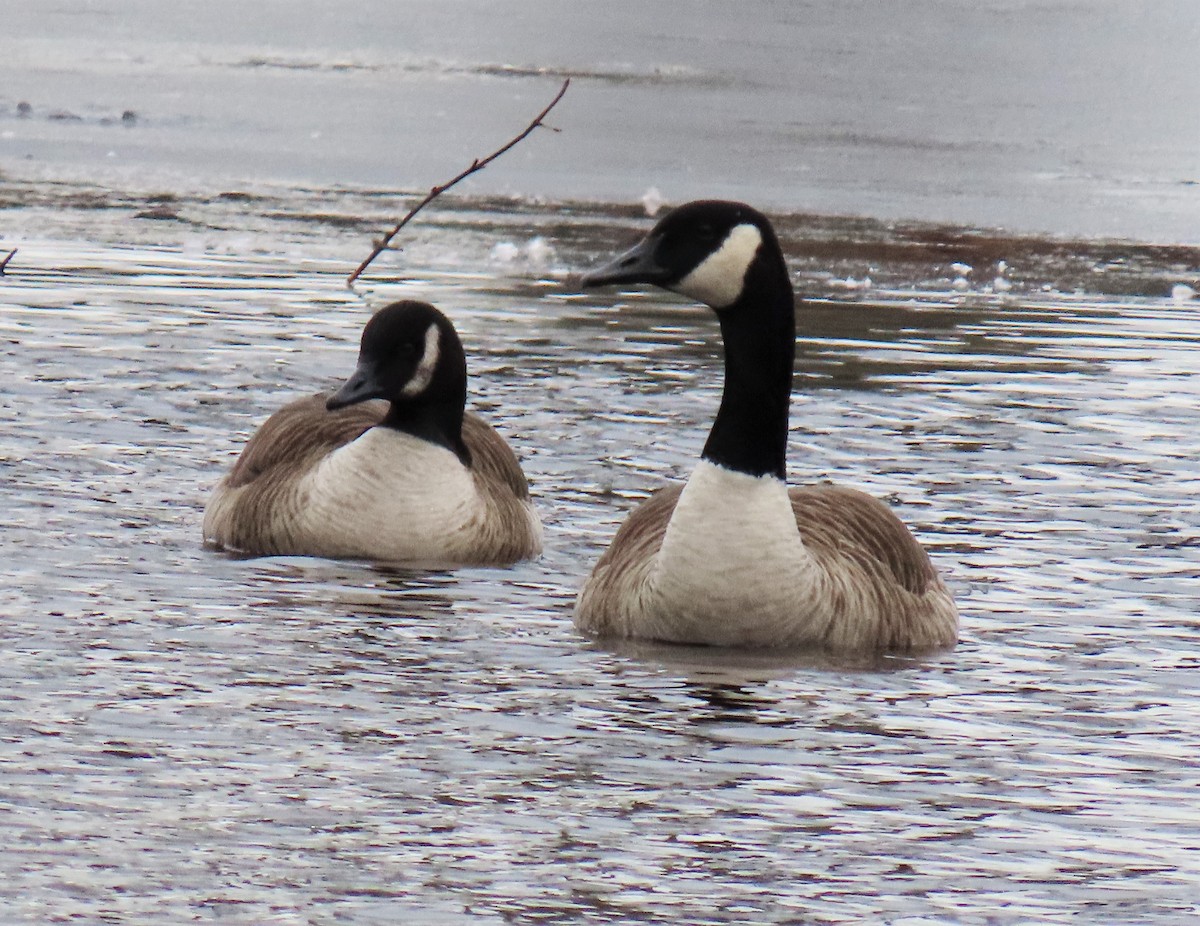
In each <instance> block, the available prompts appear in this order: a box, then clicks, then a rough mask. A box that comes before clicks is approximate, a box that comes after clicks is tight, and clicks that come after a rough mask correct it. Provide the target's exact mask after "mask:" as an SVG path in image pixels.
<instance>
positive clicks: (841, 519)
mask: <svg viewBox="0 0 1200 926" xmlns="http://www.w3.org/2000/svg"><path fill="white" fill-rule="evenodd" d="M629 283H649V284H653V285H656V286H660V287H662V288H664V289H667V290H670V291H672V292H675V293H678V294H680V295H683V296H686V297H688V298H690V299H693V300H695V301H698V302H702V303H705V304H707V305H708V306H710V307H711V308H712V309H713V310H714V311H715V312H716V314H717V318H718V320H719V323H720V327H721V335H722V339H723V341H724V347H725V385H724V391H723V394H722V397H721V404H720V407H719V409H718V411H717V415H716V418H715V420H714V422H713V426H712V429H711V431H710V432H709V435H708V440H707V442H706V443H705V445H704V450H703V453H702V454H701V459H700V462H699V463H698V464H697V466H696V468H695V470H694V471H693V473H692V475H691V477H690V478H689V479H688V481H687V483H686V485H684V486H682V487H681V486H671V487H668V488H665V489H661V490H659V491H658V492H656V493H655V494H654V495H652V496H651V497H650V498H649V499H647V501H646V502H644V503H643V504H642V505H641V506H640V507H638V508H637V509H635V510H634V512H633V513H632V514H631V515H630V516H629V518H628V519H627V520H626V521H625V523H624V524H623V525H622V526H621V528H620V530H619V531H618V532H617V535H616V536H615V537H614V539H613V541H612V543H611V545H610V546H609V548H608V550H607V551H606V552H605V553H604V554H603V555H602V556H601V558H600V560H599V561H598V562H597V563H596V566H595V568H594V569H593V570H592V573H591V575H590V576H589V577H588V579H587V581H586V582H585V583H584V586H583V589H582V590H581V592H580V595H579V599H578V601H577V603H576V608H575V621H576V624H577V626H578V627H579V628H580V629H581V630H583V631H585V632H586V633H589V634H592V635H595V636H600V637H624V638H647V639H657V640H664V641H670V642H677V643H692V644H710V645H723V646H756V647H817V648H823V649H828V650H832V651H840V652H898V651H919V650H930V649H936V648H941V647H948V646H952V645H953V644H954V643H955V641H956V640H957V635H958V611H957V608H956V607H955V604H954V600H953V597H952V596H951V594H950V592H949V590H948V589H947V588H946V586H945V584H944V583H943V582H942V580H941V579H940V578H939V576H938V575H937V572H936V571H935V569H934V567H933V565H932V563H931V562H930V559H929V556H928V554H927V553H926V552H925V550H924V549H923V548H922V547H921V545H920V543H918V542H917V540H916V539H915V538H914V537H913V535H912V534H911V533H910V532H909V530H908V529H907V528H906V527H905V526H904V524H903V523H901V521H900V520H899V519H898V518H897V517H896V516H895V515H894V514H893V513H892V512H891V510H890V509H889V508H888V507H887V506H886V505H884V504H883V503H882V502H880V501H879V500H877V499H875V498H873V497H871V496H869V495H867V494H865V493H863V492H860V491H858V490H856V489H850V488H844V487H840V486H833V485H813V486H799V487H793V488H791V489H788V487H787V485H786V482H785V479H786V455H787V437H788V413H789V403H790V398H791V386H792V369H793V363H794V356H795V296H794V293H793V291H792V285H791V280H790V278H789V276H788V271H787V264H786V262H785V260H784V257H783V252H782V249H781V247H780V244H779V240H778V238H777V236H776V234H775V230H774V228H773V227H772V225H771V223H770V221H768V219H767V218H766V217H765V216H764V215H763V214H762V213H760V212H758V211H757V210H755V209H753V208H751V207H749V206H747V205H745V204H743V203H735V202H724V201H717V200H706V201H699V202H693V203H689V204H687V205H684V206H680V207H679V208H677V209H675V210H673V211H672V212H670V213H668V214H667V215H666V217H664V218H663V219H662V220H660V221H659V222H658V224H657V225H655V227H654V228H653V229H652V230H651V231H650V233H649V234H648V235H647V236H646V237H645V238H644V239H642V241H641V242H639V243H638V244H637V245H636V246H634V247H633V248H632V249H631V250H629V251H628V252H626V253H625V254H622V255H621V256H620V257H618V258H617V259H616V260H614V261H612V262H611V263H610V264H608V265H606V266H604V267H602V268H600V269H598V270H595V271H592V272H591V273H588V274H586V275H585V276H584V277H583V281H582V285H583V286H584V287H585V288H590V287H596V286H605V285H612V284H629Z"/></svg>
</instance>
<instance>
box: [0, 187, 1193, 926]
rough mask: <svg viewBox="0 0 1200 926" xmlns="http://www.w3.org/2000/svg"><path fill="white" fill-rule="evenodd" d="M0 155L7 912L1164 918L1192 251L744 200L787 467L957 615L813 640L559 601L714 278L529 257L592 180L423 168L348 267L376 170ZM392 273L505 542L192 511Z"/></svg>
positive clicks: (563, 249)
mask: <svg viewBox="0 0 1200 926" xmlns="http://www.w3.org/2000/svg"><path fill="white" fill-rule="evenodd" d="M7 190H8V194H9V197H10V198H9V201H8V202H7V204H6V205H7V208H6V209H5V212H4V216H5V219H6V222H7V223H8V224H7V226H6V227H7V229H8V233H9V234H10V235H12V236H14V237H16V238H18V239H19V241H20V251H19V252H18V255H17V257H16V258H15V259H14V262H13V264H11V265H10V268H9V273H8V275H7V276H5V277H3V279H2V280H0V357H2V358H3V359H2V362H3V368H4V370H5V376H4V380H5V383H6V388H5V390H4V392H3V395H2V397H0V418H2V419H3V421H2V423H0V428H2V432H3V434H4V438H3V444H2V446H0V481H2V483H3V486H4V495H5V505H4V510H3V513H2V515H0V547H2V548H3V549H2V553H0V563H2V565H0V573H2V574H3V582H2V583H0V608H2V610H3V614H4V625H3V626H4V653H5V658H4V660H3V662H2V663H0V675H2V676H3V680H4V681H3V684H4V687H5V689H6V691H7V692H8V697H7V699H6V701H5V705H4V707H3V708H0V762H2V763H3V769H4V774H3V776H2V778H0V807H2V808H3V812H2V813H0V831H2V832H3V843H4V845H5V846H6V847H7V851H6V852H4V853H0V885H3V887H2V888H0V910H2V911H3V913H4V918H5V919H7V920H18V919H25V920H28V921H31V922H68V921H74V922H89V923H90V922H192V921H199V922H209V921H213V922H225V923H246V924H251V923H253V924H265V923H315V924H320V923H335V922H352V923H379V924H390V923H395V922H397V921H399V920H401V919H404V920H409V921H414V922H422V923H460V922H467V921H470V922H476V921H478V922H485V923H486V922H496V923H501V922H512V921H518V922H545V923H576V922H612V921H615V920H628V921H639V922H688V923H732V922H796V923H798V922H803V923H859V922H895V923H940V922H945V923H988V924H994V923H1068V922H1078V921H1079V919H1080V918H1081V917H1082V918H1083V919H1085V920H1088V921H1105V922H1130V923H1132V922H1146V923H1149V922H1156V923H1174V922H1183V921H1186V920H1187V919H1188V918H1189V914H1190V915H1191V916H1194V915H1196V913H1197V912H1200V910H1198V908H1197V902H1196V898H1197V897H1200V813H1198V812H1197V810H1196V801H1195V793H1196V791H1197V787H1198V786H1200V771H1198V770H1197V766H1196V763H1195V756H1196V754H1197V749H1198V747H1200V720H1198V719H1197V718H1200V690H1198V686H1197V682H1196V679H1197V669H1198V668H1200V666H1198V662H1200V657H1198V655H1197V654H1198V652H1200V649H1198V647H1197V627H1196V599H1197V588H1198V587H1200V583H1198V582H1197V579H1198V578H1200V575H1198V574H1200V464H1198V463H1197V455H1196V453H1195V447H1196V438H1195V435H1196V434H1197V433H1198V432H1200V402H1198V398H1200V391H1198V389H1197V386H1196V382H1197V379H1196V375H1195V374H1196V373H1197V371H1198V367H1200V334H1198V333H1197V332H1198V331H1200V303H1198V302H1197V301H1196V300H1194V299H1191V298H1188V297H1187V295H1186V293H1185V292H1183V291H1181V290H1178V289H1175V287H1178V286H1180V285H1182V284H1183V283H1184V282H1185V281H1187V280H1190V279H1194V278H1193V277H1189V276H1188V274H1189V273H1193V272H1194V269H1195V266H1196V258H1197V255H1196V254H1195V252H1194V251H1189V250H1188V249H1184V248H1150V247H1135V246H1132V245H1122V244H1113V245H1109V244H1103V243H1095V242H1093V243H1086V242H1074V243H1064V242H1056V241H1046V240H1044V239H1017V238H1011V237H1009V238H1006V237H1000V236H989V235H986V234H981V233H978V232H962V231H956V230H954V229H946V228H936V227H930V226H918V225H907V226H895V225H884V224H879V223H870V222H839V221H836V220H823V219H817V218H814V217H805V216H790V215H779V216H778V224H779V227H780V229H781V232H782V234H783V236H784V239H785V246H786V248H787V250H788V254H789V260H790V263H791V266H792V269H793V275H794V278H795V281H796V284H797V288H798V290H799V292H800V293H801V294H802V295H803V296H804V297H806V300H807V301H806V303H805V304H804V305H803V306H802V308H801V311H800V316H799V328H800V335H799V339H798V365H797V377H796V393H795V401H794V406H793V415H792V427H793V430H792V435H791V442H790V453H789V456H790V466H791V477H792V479H793V480H794V481H813V480H821V479H827V478H828V479H836V480H837V481H838V482H842V483H846V484H850V485H855V486H859V487H861V488H864V489H866V490H868V491H870V492H872V493H874V494H876V495H878V496H880V497H883V498H885V499H887V500H888V501H889V503H890V504H892V505H893V506H894V507H895V509H896V511H897V512H898V513H899V514H900V515H901V516H902V517H903V518H904V519H905V520H906V521H907V522H908V523H909V524H910V525H912V526H913V528H914V530H915V531H916V532H917V533H918V534H919V536H920V537H921V539H922V540H923V541H924V542H925V543H926V544H927V545H928V547H929V549H930V550H931V552H932V555H933V557H934V560H935V562H936V564H937V566H938V568H939V569H941V570H942V571H943V572H944V573H945V575H946V576H947V579H948V581H949V583H950V584H951V586H952V588H953V589H954V592H955V594H956V595H957V596H958V598H959V601H960V604H961V608H962V614H963V632H962V642H961V643H960V645H959V646H958V647H957V648H956V649H955V650H953V651H951V652H947V653H943V654H938V655H934V656H931V657H928V658H922V659H909V658H885V659H882V660H870V661H856V660H833V659H829V658H822V657H818V656H813V655H805V654H795V653H785V654H774V655H771V654H756V653H737V652H723V651H707V650H695V649H690V648H680V647H663V646H654V645H632V644H631V645H621V646H605V645H599V644H596V643H594V642H591V641H589V640H587V639H584V638H582V637H580V636H578V635H577V634H576V633H575V632H574V631H573V629H572V627H571V624H570V620H569V609H570V606H571V602H572V599H573V596H574V593H575V590H576V589H577V588H578V585H579V583H580V582H581V580H582V578H583V576H584V575H585V574H586V572H587V570H588V569H589V567H590V565H591V563H592V562H593V561H594V560H595V558H596V556H597V555H598V554H599V552H600V550H601V549H602V548H603V546H604V545H605V544H606V543H607V541H608V539H609V538H610V537H611V535H612V533H613V531H614V530H615V527H616V525H617V524H618V523H619V522H620V521H621V519H622V518H623V517H624V516H625V514H626V513H627V512H628V510H629V509H630V508H631V507H632V506H633V505H634V504H636V503H637V501H638V500H639V499H641V498H642V497H644V496H645V494H646V493H647V492H648V491H650V490H652V489H653V488H655V487H657V486H659V485H662V484H664V483H665V482H666V481H667V480H671V479H679V478H683V477H685V476H686V474H687V472H688V471H689V468H690V466H691V465H692V463H693V461H694V460H695V458H696V456H697V454H698V452H699V449H700V447H701V446H702V443H703V440H704V436H705V432H706V428H707V425H708V423H709V422H710V421H711V418H712V415H713V414H714V412H715V409H716V406H717V402H718V399H719V394H720V386H721V366H720V345H719V341H718V337H717V330H716V325H715V322H714V320H713V319H712V318H711V315H710V314H709V313H707V312H706V311H703V310H700V309H697V308H693V307H688V306H686V305H682V304H680V302H679V300H677V299H674V298H672V297H667V296H657V295H650V294H644V293H612V294H605V295H588V296H586V297H584V296H580V295H578V294H577V293H575V292H573V291H572V289H571V287H570V286H569V285H567V284H566V282H565V279H566V276H567V274H568V272H569V271H572V270H577V269H579V268H581V267H584V266H587V265H589V264H591V263H593V262H594V261H595V260H597V259H599V258H600V257H601V256H603V255H607V254H609V253H611V252H612V251H613V249H614V248H616V247H618V246H620V245H622V244H624V243H625V242H626V241H627V240H628V238H629V237H630V236H631V235H632V234H633V233H634V232H635V230H636V229H638V228H643V227H645V225H646V220H645V219H644V218H641V217H639V216H638V215H637V214H636V212H634V211H633V210H629V209H625V210H622V209H614V208H608V207H593V208H584V207H582V206H578V205H575V206H572V205H553V204H551V205H544V206H533V207H530V206H522V205H520V204H513V203H502V202H498V201H474V200H460V201H457V202H448V203H446V204H444V206H443V207H441V208H438V209H436V210H434V211H432V212H431V213H430V214H429V215H428V216H426V217H425V218H424V219H423V220H422V221H421V222H419V223H417V224H415V225H414V226H413V227H412V228H411V229H410V233H409V234H408V237H406V239H405V241H404V246H405V250H404V251H403V252H401V253H399V254H389V255H385V256H384V258H382V259H381V263H380V265H379V266H378V268H377V272H376V273H375V274H374V275H373V276H371V277H369V278H368V281H367V283H366V284H365V285H364V286H363V287H362V288H361V291H360V293H358V294H355V293H351V292H349V291H347V290H346V289H345V288H344V287H343V285H342V280H343V277H344V275H345V273H346V272H347V271H348V270H349V269H350V267H352V266H353V265H354V263H356V262H357V260H358V258H359V257H360V256H361V255H362V253H363V250H364V242H365V240H366V239H367V238H368V237H369V234H370V231H369V229H370V228H372V227H380V226H381V225H383V224H386V223H384V222H381V221H380V218H381V217H382V215H385V214H387V212H388V211H389V209H392V210H394V203H391V202H383V201H379V200H378V198H374V199H372V198H370V197H367V198H358V197H356V196H354V195H352V194H329V193H324V192H305V191H291V192H286V191H282V190H278V189H277V190H275V191H273V192H272V191H259V192H255V193H253V194H251V193H245V192H242V193H239V195H227V196H219V195H214V194H206V195H198V196H190V195H188V194H186V193H182V192H179V193H176V194H172V195H171V196H169V197H167V196H160V197H157V198H156V199H154V200H150V199H147V198H145V197H144V196H142V195H141V194H137V193H132V192H130V193H122V192H119V191H113V190H106V189H96V188H86V187H79V186H72V185H69V184H66V185H64V184H44V183H29V184H26V185H23V186H10V187H8V188H7ZM139 215H140V216H142V217H140V218H139V217H138V216H139ZM360 217H365V218H360ZM538 238H541V239H542V240H541V242H540V243H537V244H536V245H535V241H536V240H537V239H538ZM547 246H548V247H547ZM1000 261H1004V264H1003V265H1000V264H999V262H1000ZM956 263H958V264H962V265H968V264H969V265H970V268H969V269H967V268H966V267H965V266H959V267H958V268H955V267H953V266H952V265H953V264H956ZM1173 290H1174V292H1175V295H1174V297H1173V296H1172V292H1173ZM399 296H405V297H415V298H423V299H429V300H431V301H433V302H435V303H436V304H438V305H439V306H441V307H442V308H443V309H444V310H445V311H447V312H448V314H449V315H450V316H451V317H452V318H453V320H454V322H455V324H456V325H457V326H458V328H459V331H460V332H461V333H462V336H463V340H464V342H465V344H466V346H467V351H468V358H469V364H470V369H471V375H472V380H471V396H472V399H471V401H472V403H473V405H474V406H475V407H476V408H479V409H481V410H482V411H484V412H485V413H486V414H487V415H488V416H489V417H490V418H491V419H492V420H493V421H494V422H495V423H496V424H497V425H498V426H499V427H500V428H501V429H502V430H503V431H504V432H505V433H506V434H507V435H508V436H509V437H510V438H511V440H512V441H513V443H514V444H515V445H516V446H517V448H518V449H519V452H520V455H521V457H522V459H523V461H524V465H525V469H526V472H527V473H528V475H529V477H530V480H531V483H532V487H533V492H534V495H535V498H536V500H537V503H538V505H539V506H540V508H541V511H542V513H543V517H544V520H545V524H546V553H545V555H544V556H543V557H542V558H541V559H540V560H538V561H536V562H533V563H527V564H523V565H520V566H518V567H516V568H515V569H512V570H493V569H462V570H457V571H454V572H448V573H411V572H406V571H403V570H397V569H393V568H386V567H381V566H376V565H371V564H368V563H356V562H346V563H341V562H330V561H322V560H312V559H303V558H288V557H280V558H268V559H237V558H231V557H229V556H225V555H222V554H218V553H214V552H212V551H208V550H205V549H203V548H202V547H201V545H200V542H199V540H200V521H201V513H202V508H203V504H204V500H205V498H206V495H207V493H208V491H209V489H210V487H211V486H212V484H213V483H214V481H215V480H216V479H217V478H218V477H219V475H220V473H221V472H222V471H223V470H224V469H225V468H226V467H228V466H229V465H230V464H231V462H232V460H233V457H234V455H235V454H236V452H237V451H238V449H239V448H240V446H241V445H242V443H243V441H244V440H245V438H246V437H247V436H248V435H249V434H250V433H251V432H252V431H253V429H254V428H255V427H256V426H257V425H258V423H260V422H261V421H262V420H263V418H264V417H265V416H266V415H267V414H268V413H269V412H270V411H271V410H272V409H274V408H276V407H278V406H279V405H280V404H282V403H283V402H285V401H287V400H288V399H290V398H291V397H293V396H296V395H300V394H305V393H309V392H313V391H316V390H320V389H327V388H330V387H331V386H332V385H334V384H335V383H336V382H338V380H339V379H340V378H342V377H344V376H345V375H346V374H347V373H348V372H349V370H350V369H351V368H352V364H353V361H354V356H355V349H356V344H357V338H358V335H359V332H360V329H361V326H362V324H363V322H364V321H365V319H366V318H367V317H368V314H369V312H370V310H371V309H372V308H375V307H378V306H379V305H381V304H383V303H384V302H386V301H387V300H390V299H392V298H396V297H399Z"/></svg>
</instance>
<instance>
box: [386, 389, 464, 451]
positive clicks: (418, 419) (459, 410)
mask: <svg viewBox="0 0 1200 926" xmlns="http://www.w3.org/2000/svg"><path fill="white" fill-rule="evenodd" d="M462 423H463V402H462V400H461V399H459V400H446V401H441V402H438V401H425V402H420V403H419V404H412V403H408V402H393V403H392V407H391V408H390V409H388V413H387V415H386V416H385V417H384V419H383V421H381V422H380V424H381V425H383V426H384V427H387V428H395V429H396V430H397V431H403V432H404V433H406V434H411V435H412V436H413V437H419V438H421V439H422V440H427V441H429V442H430V443H431V444H437V445H438V446H439V447H445V448H446V449H447V450H449V451H450V452H451V453H453V454H455V455H456V456H457V457H458V458H459V460H461V461H462V464H463V466H470V465H471V452H470V451H469V450H468V449H467V445H466V444H465V443H464V442H463V438H462Z"/></svg>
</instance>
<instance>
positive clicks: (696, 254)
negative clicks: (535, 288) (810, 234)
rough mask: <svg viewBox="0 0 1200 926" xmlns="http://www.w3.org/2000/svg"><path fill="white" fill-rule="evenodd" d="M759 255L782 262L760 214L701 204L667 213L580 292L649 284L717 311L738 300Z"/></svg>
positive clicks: (732, 204) (595, 273)
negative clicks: (609, 285) (602, 287)
mask: <svg viewBox="0 0 1200 926" xmlns="http://www.w3.org/2000/svg"><path fill="white" fill-rule="evenodd" d="M764 250H766V251H773V252H774V254H773V255H770V256H772V257H773V256H775V255H778V262H779V263H782V259H783V258H782V255H781V254H780V253H779V244H778V241H777V240H776V238H775V233H774V231H773V230H772V228H771V223H770V222H769V221H768V220H767V218H766V216H764V215H763V214H762V213H761V212H759V211H757V210H756V209H753V208H751V207H750V206H747V205H746V204H745V203H735V202H725V201H721V200H700V201H697V202H692V203H688V204H687V205H684V206H679V207H678V208H676V209H673V210H671V212H669V213H668V214H667V215H666V216H665V217H664V218H663V219H661V220H660V221H659V223H658V224H657V225H655V226H654V228H653V229H652V230H651V231H650V233H649V234H648V235H647V236H646V237H645V238H643V239H642V240H641V241H640V242H639V243H638V244H636V245H634V247H633V248H631V249H630V250H628V251H626V252H625V253H624V254H622V255H621V256H620V257H618V258H617V259H616V260H614V261H613V262H612V263H610V264H607V265H606V266H604V267H601V268H599V269H598V270H593V271H592V272H591V273H588V274H586V275H585V276H584V277H583V280H582V281H581V282H582V286H583V287H584V288H585V289H587V288H589V287H593V286H605V285H608V284H610V283H651V284H654V285H656V286H661V287H662V288H663V289H668V290H671V291H672V292H677V293H679V294H680V295H683V296H688V297H690V298H692V299H695V300H697V301H698V302H704V303H706V304H708V305H710V306H712V308H714V309H716V310H717V311H720V310H722V309H725V308H728V307H729V306H731V305H733V304H734V303H735V302H737V301H738V300H739V299H740V298H741V296H742V293H743V290H744V288H745V282H746V275H747V273H748V271H749V270H750V268H751V266H752V265H753V264H754V263H755V261H756V260H760V255H761V254H762V253H763V252H764ZM785 272H786V271H785Z"/></svg>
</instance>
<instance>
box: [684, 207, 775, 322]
mask: <svg viewBox="0 0 1200 926" xmlns="http://www.w3.org/2000/svg"><path fill="white" fill-rule="evenodd" d="M761 244H762V232H760V231H759V230H758V227H757V226H755V225H751V224H750V223H748V222H747V223H743V224H742V225H738V226H735V227H734V228H733V230H732V231H730V232H729V234H728V235H726V236H725V240H724V241H723V242H722V243H721V246H720V247H719V248H718V249H717V250H715V251H713V253H712V254H710V255H709V256H708V257H706V258H705V259H704V261H703V262H701V263H700V264H699V265H698V266H697V267H696V269H695V270H693V271H692V272H691V273H689V274H688V275H687V276H685V277H684V278H683V279H682V280H680V281H679V282H678V283H676V284H675V285H674V286H672V287H671V289H673V290H674V291H675V292H677V293H679V294H680V295H683V296H688V297H689V298H692V299H695V300H697V301H698V302H703V303H706V304H707V305H710V306H712V307H713V308H714V309H723V308H725V307H726V306H730V305H733V304H734V303H735V302H737V300H738V297H739V296H740V295H741V294H742V283H743V282H744V281H745V279H746V271H747V270H748V269H749V268H750V264H751V262H752V261H753V260H754V258H755V256H756V255H757V254H758V248H759V246H760V245H761Z"/></svg>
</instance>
